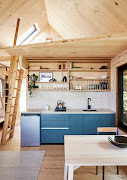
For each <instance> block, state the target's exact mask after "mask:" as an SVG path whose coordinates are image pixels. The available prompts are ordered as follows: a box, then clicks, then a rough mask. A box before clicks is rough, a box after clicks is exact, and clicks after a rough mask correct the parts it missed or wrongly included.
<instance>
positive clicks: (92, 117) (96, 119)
mask: <svg viewBox="0 0 127 180" xmlns="http://www.w3.org/2000/svg"><path fill="white" fill-rule="evenodd" d="M100 120H101V119H100V114H84V135H96V134H97V127H99V126H101V122H100Z"/></svg>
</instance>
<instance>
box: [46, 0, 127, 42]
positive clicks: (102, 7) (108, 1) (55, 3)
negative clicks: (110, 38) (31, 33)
mask: <svg viewBox="0 0 127 180" xmlns="http://www.w3.org/2000/svg"><path fill="white" fill-rule="evenodd" d="M45 6H46V10H47V15H48V20H49V24H50V25H51V26H52V27H53V28H54V29H55V30H56V31H57V32H58V33H59V34H60V35H61V36H62V37H63V38H65V39H68V38H80V37H88V36H97V35H104V34H113V33H121V32H125V31H126V29H127V18H126V16H127V1H126V0H89V1H88V0H71V1H70V0H60V1H59V0H52V1H50V0H45Z"/></svg>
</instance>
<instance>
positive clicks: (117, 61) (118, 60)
mask: <svg viewBox="0 0 127 180" xmlns="http://www.w3.org/2000/svg"><path fill="white" fill-rule="evenodd" d="M126 63H127V50H126V51H124V52H123V53H121V54H120V55H118V56H116V57H115V58H113V59H112V60H111V85H112V86H111V90H112V98H113V101H112V102H113V106H114V110H115V109H116V121H117V120H118V117H117V104H118V102H117V68H118V67H119V66H122V65H124V64H126ZM115 106H116V107H115Z"/></svg>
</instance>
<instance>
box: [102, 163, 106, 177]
mask: <svg viewBox="0 0 127 180" xmlns="http://www.w3.org/2000/svg"><path fill="white" fill-rule="evenodd" d="M102 176H103V180H104V178H105V167H104V166H103V172H102Z"/></svg>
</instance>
